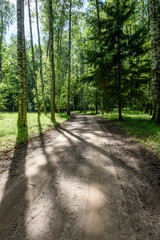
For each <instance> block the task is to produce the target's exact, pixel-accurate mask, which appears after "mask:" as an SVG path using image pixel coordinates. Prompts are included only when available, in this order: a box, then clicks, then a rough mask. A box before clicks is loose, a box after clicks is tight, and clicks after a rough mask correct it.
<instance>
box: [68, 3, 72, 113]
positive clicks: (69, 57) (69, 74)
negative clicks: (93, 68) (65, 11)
mask: <svg viewBox="0 0 160 240" xmlns="http://www.w3.org/2000/svg"><path fill="white" fill-rule="evenodd" d="M71 27H72V0H70V1H69V49H68V104H67V114H68V115H70V85H71Z"/></svg>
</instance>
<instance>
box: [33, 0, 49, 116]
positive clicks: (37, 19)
mask: <svg viewBox="0 0 160 240" xmlns="http://www.w3.org/2000/svg"><path fill="white" fill-rule="evenodd" d="M35 4H36V21H37V33H38V47H39V59H40V78H41V85H42V99H43V111H44V114H47V108H46V97H45V86H44V79H43V68H42V65H43V62H42V48H41V37H40V30H39V14H38V3H37V0H35Z"/></svg>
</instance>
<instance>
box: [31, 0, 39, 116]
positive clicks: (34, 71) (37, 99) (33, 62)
mask: <svg viewBox="0 0 160 240" xmlns="http://www.w3.org/2000/svg"><path fill="white" fill-rule="evenodd" d="M28 15H29V26H30V38H31V49H32V65H33V77H34V87H35V94H36V104H37V111H38V116H40V106H39V97H38V88H37V74H36V66H35V58H34V47H33V35H32V21H31V8H30V0H28Z"/></svg>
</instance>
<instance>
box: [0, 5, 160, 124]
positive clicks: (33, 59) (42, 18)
mask: <svg viewBox="0 0 160 240" xmlns="http://www.w3.org/2000/svg"><path fill="white" fill-rule="evenodd" d="M22 2H24V1H22ZM18 3H19V4H20V5H19V6H21V4H22V3H20V1H18ZM30 4H31V6H32V7H31V9H30V8H29V18H30V29H31V31H30V32H31V47H30V44H29V42H28V41H27V40H26V63H25V44H24V42H25V38H24V29H23V21H24V20H23V17H22V16H21V17H20V15H21V13H22V11H21V12H20V10H19V12H18V8H17V16H18V17H19V19H17V20H18V34H17V50H18V66H19V67H18V72H19V76H20V77H19V87H18V86H17V85H18V84H17V79H18V78H17V76H18V73H17V68H16V60H15V49H14V44H13V43H15V41H16V36H15V37H14V38H12V40H11V43H10V44H8V43H6V42H5V41H4V36H5V32H6V28H7V26H8V25H9V24H10V23H11V22H12V21H10V19H9V17H7V16H9V15H7V14H8V13H9V14H10V12H12V11H11V8H10V6H11V5H10V4H9V1H8V0H0V14H1V15H0V16H1V19H0V23H1V25H0V93H1V95H0V110H6V111H7V110H9V111H15V110H17V108H19V111H20V112H21V113H23V114H24V115H23V117H24V116H26V111H27V107H26V106H27V101H28V111H35V110H36V109H37V110H38V112H40V109H42V110H43V111H44V113H45V114H46V113H47V110H48V111H51V119H52V121H54V120H55V112H56V111H58V112H60V111H66V112H67V113H68V114H70V111H71V110H80V111H86V110H87V109H92V110H95V111H96V113H97V112H98V110H101V112H102V113H104V112H107V113H108V112H109V111H110V110H112V109H114V108H116V109H117V110H118V115H119V120H122V118H123V116H122V109H123V108H130V109H133V110H134V109H139V110H141V111H144V110H145V112H147V113H150V114H152V108H153V107H152V106H154V115H153V119H154V121H155V123H159V121H160V83H159V82H160V80H159V79H160V76H159V72H160V70H159V66H160V64H159V62H160V60H159V57H160V56H159V55H160V49H159V46H160V43H159V41H160V38H159V34H160V26H159V25H160V24H159V22H160V20H159V19H160V12H159V8H160V6H159V1H158V0H155V1H152V0H151V2H150V3H149V1H148V0H143V1H138V2H137V1H135V0H132V1H129V0H126V1H123V0H111V1H109V2H108V1H102V0H90V1H88V4H87V9H85V7H86V6H84V8H82V5H83V1H82V0H62V1H52V0H49V1H38V0H35V1H30V0H28V7H29V5H30ZM2 6H3V9H2ZM4 6H7V8H6V9H7V13H6V15H5V16H4V11H5V8H4ZM149 10H150V13H151V14H150V15H149ZM12 13H13V12H12ZM34 15H35V17H36V23H37V32H38V42H37V43H36V44H35V45H34V46H33V35H32V22H31V16H32V19H33V18H34ZM11 16H12V14H11ZM20 19H21V20H20ZM3 23H5V24H3ZM39 23H40V24H39ZM149 24H150V27H151V28H149ZM41 32H42V33H43V34H41ZM42 36H43V39H42ZM150 36H151V38H150ZM2 39H3V40H2ZM150 39H151V41H150ZM2 42H3V47H2ZM2 49H3V50H2ZM151 49H152V51H151ZM22 52H23V54H22ZM151 53H152V79H151ZM3 56H8V57H7V58H6V57H4V59H3V61H2V57H3ZM20 61H21V64H20ZM22 62H23V63H22ZM26 65H27V67H25V66H26ZM22 68H23V71H21V69H22ZM26 71H27V81H26V77H25V76H26ZM55 77H56V81H55ZM36 86H37V87H36ZM17 87H18V88H19V103H18V105H17V91H18V88H17ZM27 87H28V90H26V89H27ZM152 90H153V91H152ZM26 92H27V94H26ZM152 92H153V94H152ZM27 96H28V99H27ZM26 99H27V100H26ZM38 102H39V104H38ZM38 105H39V107H38ZM20 116H22V114H20ZM24 118H25V119H26V117H24ZM22 119H23V118H22V117H19V120H18V121H19V122H22V124H20V125H25V123H24V122H23V121H21V120H22ZM25 121H26V120H25Z"/></svg>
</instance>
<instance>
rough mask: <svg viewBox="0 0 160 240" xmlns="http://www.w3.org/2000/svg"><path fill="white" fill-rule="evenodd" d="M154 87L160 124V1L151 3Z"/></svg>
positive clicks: (155, 106)
mask: <svg viewBox="0 0 160 240" xmlns="http://www.w3.org/2000/svg"><path fill="white" fill-rule="evenodd" d="M150 28H151V58H152V86H153V99H154V116H153V119H154V121H155V123H156V124H160V1H159V0H151V1H150Z"/></svg>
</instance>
